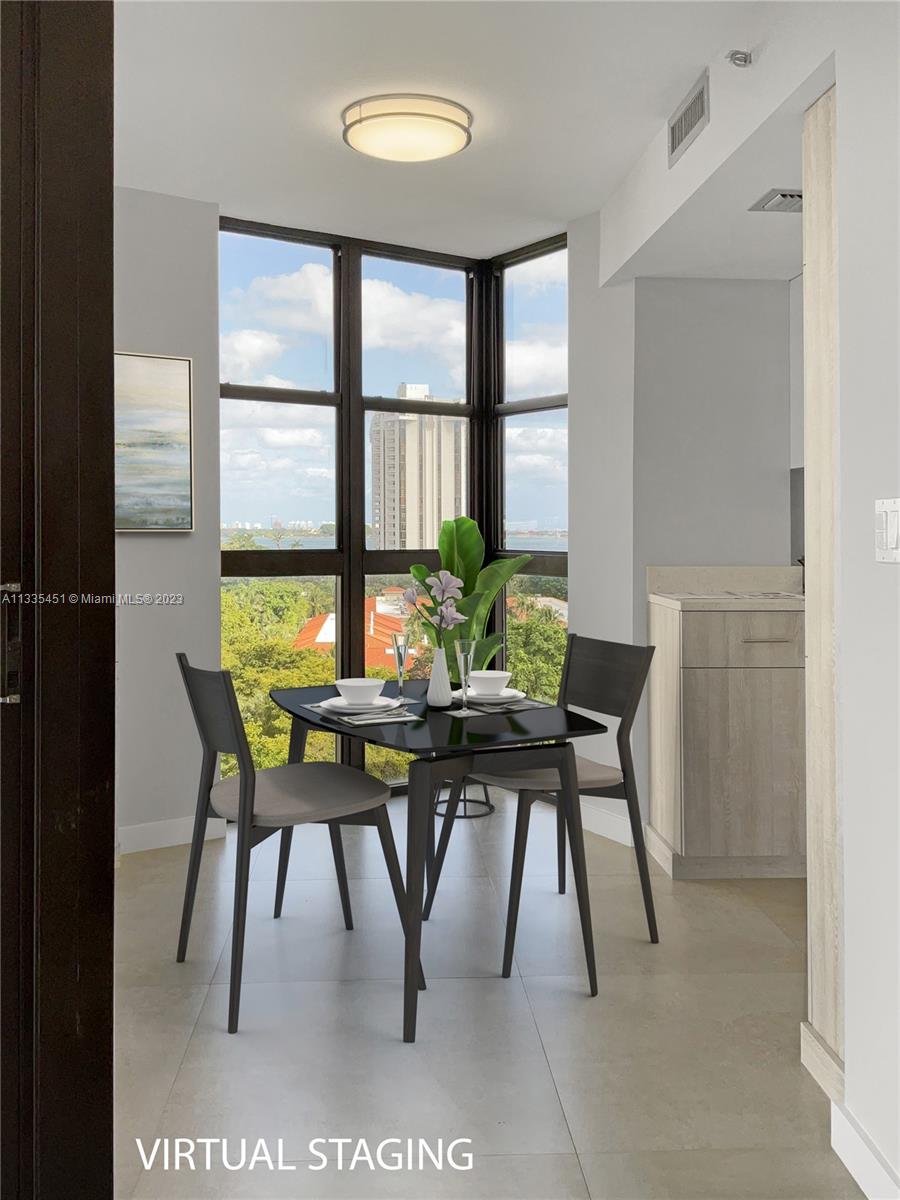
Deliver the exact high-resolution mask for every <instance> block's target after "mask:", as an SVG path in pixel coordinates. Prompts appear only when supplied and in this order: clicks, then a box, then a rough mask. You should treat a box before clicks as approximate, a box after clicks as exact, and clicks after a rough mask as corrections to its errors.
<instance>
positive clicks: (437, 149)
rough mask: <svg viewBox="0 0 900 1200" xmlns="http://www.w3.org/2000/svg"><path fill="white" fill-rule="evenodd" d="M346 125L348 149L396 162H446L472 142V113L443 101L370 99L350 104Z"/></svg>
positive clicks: (402, 97) (393, 97)
mask: <svg viewBox="0 0 900 1200" xmlns="http://www.w3.org/2000/svg"><path fill="white" fill-rule="evenodd" d="M341 120H342V121H343V123H344V141H345V142H346V143H347V145H348V146H351V147H352V148H353V149H354V150H359V152H360V153H361V154H369V155H371V156H372V157H373V158H387V159H389V160H390V161H391V162H429V161H431V160H432V159H435V158H447V157H448V155H451V154H458V153H459V151H460V150H465V148H466V146H468V144H469V142H471V140H472V114H471V113H470V112H469V110H468V109H467V108H464V107H463V106H462V105H461V104H456V103H455V102H454V101H453V100H443V99H442V98H441V97H440V96H417V95H413V94H408V93H406V94H404V93H395V94H394V95H387V96H367V97H366V98H365V99H364V100H355V101H354V102H353V103H352V104H348V105H347V107H346V108H345V109H344V111H343V112H342V113H341Z"/></svg>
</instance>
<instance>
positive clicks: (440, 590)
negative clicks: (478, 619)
mask: <svg viewBox="0 0 900 1200" xmlns="http://www.w3.org/2000/svg"><path fill="white" fill-rule="evenodd" d="M462 585H463V581H462V580H461V579H457V578H456V576H455V575H451V574H450V572H449V571H438V573H437V575H436V576H435V575H429V576H428V578H427V579H426V580H425V586H426V587H428V588H431V594H432V596H434V598H435V600H437V601H438V603H441V602H443V601H445V600H462ZM463 620H465V618H463Z"/></svg>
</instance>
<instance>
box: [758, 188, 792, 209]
mask: <svg viewBox="0 0 900 1200" xmlns="http://www.w3.org/2000/svg"><path fill="white" fill-rule="evenodd" d="M747 211H748V212H765V213H798V212H802V211H803V193H802V192H801V191H800V189H799V188H772V190H771V191H769V192H766V194H765V195H764V196H760V198H759V199H758V200H757V202H756V203H755V204H751V205H750V207H749V208H748V209H747Z"/></svg>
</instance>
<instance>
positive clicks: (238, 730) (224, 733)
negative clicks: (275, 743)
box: [175, 653, 253, 775]
mask: <svg viewBox="0 0 900 1200" xmlns="http://www.w3.org/2000/svg"><path fill="white" fill-rule="evenodd" d="M175 657H176V658H177V659H178V665H179V667H180V668H181V677H182V679H183V680H184V686H185V689H186V691H187V694H188V700H189V701H190V705H191V712H192V713H193V714H194V721H195V722H196V724H197V732H198V733H199V734H200V741H201V743H202V744H203V753H204V755H207V756H210V755H211V756H214V755H216V754H236V755H237V760H238V769H239V770H240V772H241V774H242V775H243V774H244V773H245V772H249V773H250V774H252V772H253V759H252V757H251V755H250V747H249V746H248V744H247V734H246V733H245V731H244V722H243V720H242V719H241V710H240V709H239V708H238V702H237V697H236V696H235V694H234V684H233V683H232V681H231V672H230V671H203V670H201V669H200V668H199V667H192V666H191V664H190V663H189V662H188V658H187V655H186V654H182V653H179V654H176V655H175Z"/></svg>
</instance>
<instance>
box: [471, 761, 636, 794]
mask: <svg viewBox="0 0 900 1200" xmlns="http://www.w3.org/2000/svg"><path fill="white" fill-rule="evenodd" d="M575 769H576V770H577V772H578V786H579V787H580V788H582V789H586V788H613V787H619V785H620V784H621V783H622V780H623V775H622V772H621V771H620V770H619V768H618V767H608V766H606V764H605V763H596V762H593V761H592V760H591V759H589V758H581V757H580V756H578V755H576V756H575ZM470 778H472V779H474V780H476V781H477V782H478V783H486V784H487V785H488V787H500V788H506V789H507V791H510V792H558V791H559V772H558V771H554V770H552V769H549V768H537V769H535V770H531V771H518V772H517V773H516V774H515V775H482V774H480V773H478V772H475V773H473V774H472V775H471V777H470Z"/></svg>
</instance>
